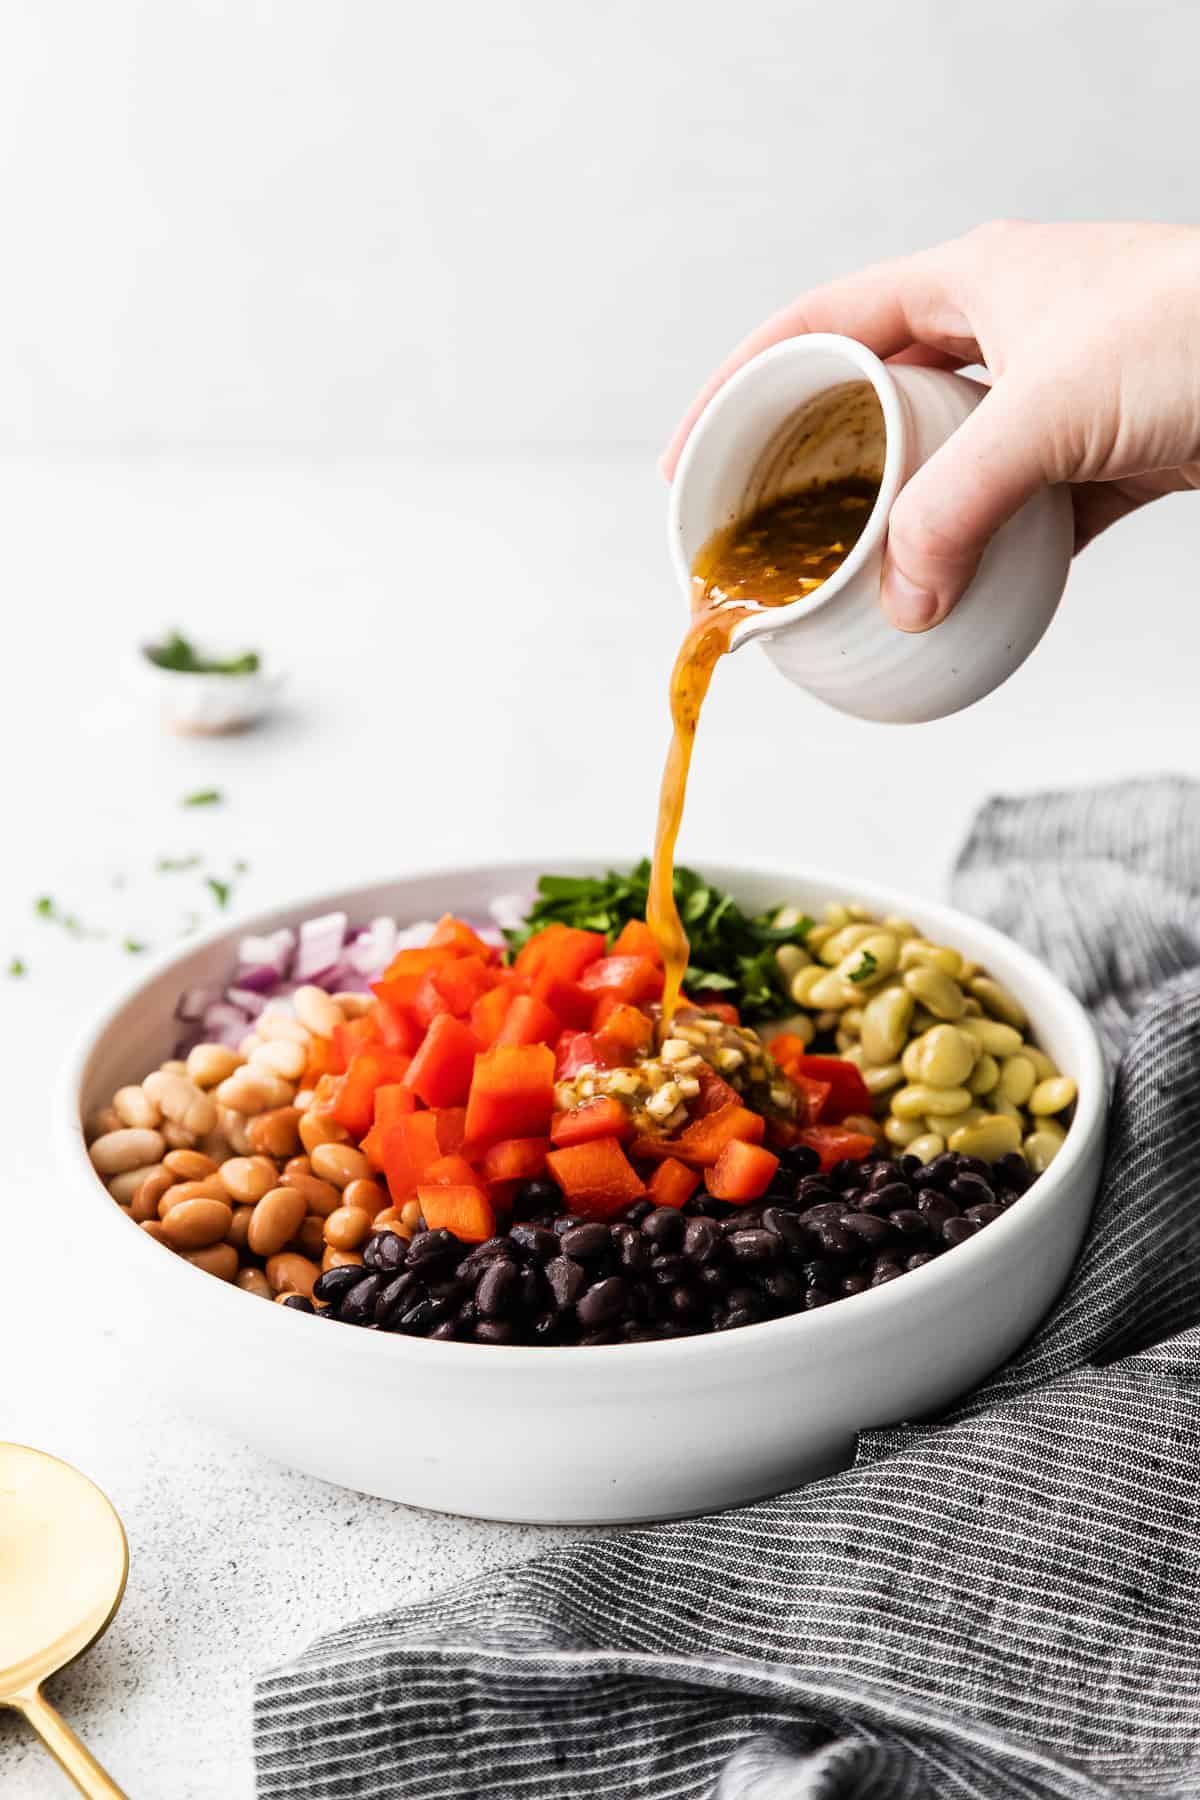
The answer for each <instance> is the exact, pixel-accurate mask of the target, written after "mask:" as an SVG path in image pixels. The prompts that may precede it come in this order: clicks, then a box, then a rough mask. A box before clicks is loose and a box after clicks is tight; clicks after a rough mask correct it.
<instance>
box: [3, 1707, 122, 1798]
mask: <svg viewBox="0 0 1200 1800" xmlns="http://www.w3.org/2000/svg"><path fill="white" fill-rule="evenodd" d="M13 1705H14V1706H16V1707H18V1708H19V1709H20V1711H21V1712H23V1713H24V1714H25V1717H26V1718H27V1719H28V1721H29V1723H30V1724H31V1725H32V1726H33V1729H34V1730H35V1731H36V1732H37V1734H38V1736H39V1737H40V1738H41V1740H42V1742H43V1744H45V1746H46V1748H47V1750H49V1752H50V1754H51V1755H52V1756H53V1757H55V1758H57V1760H58V1762H59V1763H61V1765H62V1767H63V1768H64V1769H65V1770H66V1772H67V1774H68V1775H69V1776H70V1777H71V1780H72V1781H73V1782H74V1783H75V1786H76V1787H77V1788H78V1789H79V1791H80V1793H81V1794H87V1795H88V1797H89V1800H126V1796H125V1795H124V1794H123V1793H122V1791H121V1789H120V1788H119V1787H118V1786H117V1784H116V1782H115V1781H110V1780H109V1778H108V1776H107V1775H106V1774H105V1773H104V1770H103V1769H102V1768H101V1767H100V1764H99V1763H98V1762H97V1761H96V1759H95V1757H94V1756H93V1755H92V1754H91V1752H90V1751H88V1750H86V1749H85V1748H84V1746H83V1745H82V1744H81V1743H80V1741H79V1739H78V1738H77V1737H76V1736H75V1733H74V1732H73V1731H72V1730H71V1727H70V1726H69V1725H68V1724H67V1722H66V1720H65V1719H63V1718H60V1716H59V1714H58V1713H56V1712H55V1710H54V1708H53V1707H52V1706H51V1705H50V1702H49V1701H48V1700H43V1698H42V1695H41V1692H40V1690H39V1689H38V1688H34V1689H33V1691H32V1692H31V1693H28V1694H21V1695H19V1696H17V1697H16V1698H14V1700H13Z"/></svg>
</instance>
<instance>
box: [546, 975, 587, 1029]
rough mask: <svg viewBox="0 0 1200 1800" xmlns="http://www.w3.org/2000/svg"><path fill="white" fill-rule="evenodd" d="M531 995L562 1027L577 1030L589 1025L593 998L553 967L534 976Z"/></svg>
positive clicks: (571, 979)
mask: <svg viewBox="0 0 1200 1800" xmlns="http://www.w3.org/2000/svg"><path fill="white" fill-rule="evenodd" d="M533 993H534V994H535V996H536V997H537V999H539V1000H540V1001H541V1002H542V1004H543V1006H548V1007H549V1008H550V1011H551V1012H552V1013H555V1014H557V1016H558V1018H559V1019H561V1021H562V1023H563V1024H564V1025H569V1026H571V1027H573V1028H574V1029H577V1030H578V1029H582V1028H584V1027H586V1026H588V1025H590V1024H591V1022H592V1011H593V1008H594V1005H595V1000H594V997H593V996H592V995H591V994H588V993H585V992H584V990H583V988H581V987H580V985H579V983H578V982H577V981H576V980H574V978H573V977H571V976H569V975H561V974H560V973H559V971H558V970H557V969H556V968H554V966H553V965H550V966H548V967H546V968H544V969H542V970H541V971H540V972H539V973H538V974H537V975H535V976H534V978H533Z"/></svg>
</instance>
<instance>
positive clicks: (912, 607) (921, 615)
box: [883, 566, 938, 631]
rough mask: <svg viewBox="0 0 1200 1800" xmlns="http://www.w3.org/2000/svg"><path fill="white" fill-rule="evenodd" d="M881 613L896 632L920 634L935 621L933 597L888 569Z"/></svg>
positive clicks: (905, 577)
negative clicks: (919, 632) (894, 627)
mask: <svg viewBox="0 0 1200 1800" xmlns="http://www.w3.org/2000/svg"><path fill="white" fill-rule="evenodd" d="M883 610H884V612H885V613H886V614H887V616H888V618H889V619H890V620H891V621H892V624H893V625H895V626H896V628H897V630H899V631H924V630H926V629H927V627H928V626H930V625H932V624H933V621H934V620H935V619H936V618H937V613H938V603H937V595H936V594H931V593H930V592H929V589H928V588H923V587H918V586H917V584H916V582H915V581H910V580H909V578H908V576H907V575H905V574H904V572H903V571H902V570H900V569H897V568H895V567H894V566H889V568H888V571H887V574H886V576H885V577H884V583H883Z"/></svg>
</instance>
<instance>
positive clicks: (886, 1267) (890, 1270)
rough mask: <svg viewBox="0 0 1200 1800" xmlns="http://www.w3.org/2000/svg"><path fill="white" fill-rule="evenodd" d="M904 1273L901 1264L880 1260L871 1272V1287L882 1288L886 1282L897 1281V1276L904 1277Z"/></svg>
mask: <svg viewBox="0 0 1200 1800" xmlns="http://www.w3.org/2000/svg"><path fill="white" fill-rule="evenodd" d="M903 1273H904V1270H903V1269H902V1268H901V1266H900V1264H899V1263H894V1262H883V1261H882V1260H880V1261H879V1262H877V1263H876V1264H875V1267H874V1269H873V1270H872V1271H871V1286H872V1287H882V1286H883V1284H884V1282H885V1281H895V1279H896V1277H897V1275H903Z"/></svg>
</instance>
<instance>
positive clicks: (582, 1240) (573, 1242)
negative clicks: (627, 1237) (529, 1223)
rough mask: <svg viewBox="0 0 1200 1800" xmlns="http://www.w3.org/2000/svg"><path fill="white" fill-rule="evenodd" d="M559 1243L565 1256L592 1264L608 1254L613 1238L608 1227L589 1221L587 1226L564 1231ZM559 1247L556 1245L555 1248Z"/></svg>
mask: <svg viewBox="0 0 1200 1800" xmlns="http://www.w3.org/2000/svg"><path fill="white" fill-rule="evenodd" d="M559 1243H561V1247H562V1253H563V1255H564V1256H571V1257H574V1259H575V1261H576V1262H591V1261H592V1260H593V1258H595V1257H597V1256H606V1255H607V1254H608V1252H609V1250H610V1249H611V1247H612V1236H611V1234H610V1232H609V1229H608V1226H607V1225H601V1224H600V1223H599V1221H598V1220H596V1219H589V1220H588V1222H587V1223H586V1224H585V1225H573V1226H572V1227H571V1229H570V1231H564V1232H563V1234H562V1238H561V1239H560V1240H559ZM558 1247H559V1246H558V1244H556V1245H555V1248H556V1249H557V1248H558Z"/></svg>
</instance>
